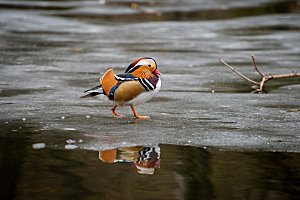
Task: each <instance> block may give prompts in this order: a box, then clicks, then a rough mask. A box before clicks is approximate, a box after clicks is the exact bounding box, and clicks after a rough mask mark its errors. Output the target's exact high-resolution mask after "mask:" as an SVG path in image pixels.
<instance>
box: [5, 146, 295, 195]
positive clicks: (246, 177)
mask: <svg viewBox="0 0 300 200" xmlns="http://www.w3.org/2000/svg"><path fill="white" fill-rule="evenodd" d="M18 143H19V144H18ZM21 143H22V142H18V141H17V143H15V144H13V143H12V144H10V145H8V144H3V143H2V144H1V152H3V150H4V152H6V154H5V155H3V154H2V155H1V162H2V163H4V164H3V165H2V166H1V171H2V172H3V173H1V180H2V181H1V190H2V192H3V193H2V196H3V195H4V198H2V199H120V198H122V199H139V198H143V199H262V200H263V199H278V200H282V199H295V200H296V199H299V197H300V195H299V192H300V182H299V180H300V163H299V159H300V154H298V153H268V152H235V151H220V150H216V149H210V148H201V147H192V146H178V145H166V144H165V145H156V146H154V147H153V149H156V151H157V152H158V153H156V155H155V156H154V157H155V158H157V159H154V157H152V158H151V160H152V161H154V160H155V161H154V163H155V165H153V163H152V165H148V166H147V167H148V168H147V170H142V171H143V172H142V171H141V170H138V169H137V167H136V165H137V164H136V163H137V162H141V160H144V161H145V160H147V159H145V154H146V153H145V151H147V150H149V149H150V148H149V147H147V148H146V147H124V148H118V149H113V150H110V151H113V152H108V151H107V150H106V151H105V152H103V151H102V152H101V153H102V156H99V155H101V153H100V154H99V152H97V151H89V150H59V149H49V148H46V149H39V150H34V149H32V147H31V146H29V145H23V146H20V145H22V144H21ZM16 147H17V149H19V151H18V152H16V151H15V150H14V151H9V150H12V149H15V148H16ZM141 151H144V158H143V159H141V157H142V156H141ZM154 151H155V150H154ZM104 154H105V155H104ZM108 154H110V155H108ZM99 157H101V158H102V161H100V159H99ZM148 158H149V157H148ZM149 160H150V159H149ZM149 169H153V170H149Z"/></svg>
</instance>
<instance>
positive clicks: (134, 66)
mask: <svg viewBox="0 0 300 200" xmlns="http://www.w3.org/2000/svg"><path fill="white" fill-rule="evenodd" d="M137 70H138V71H150V73H154V74H157V75H161V73H160V72H159V71H158V70H157V64H156V61H155V60H154V59H153V58H149V57H143V58H139V59H137V60H135V61H133V62H132V63H131V64H130V65H129V66H128V67H127V69H126V71H125V73H134V72H136V71H137Z"/></svg>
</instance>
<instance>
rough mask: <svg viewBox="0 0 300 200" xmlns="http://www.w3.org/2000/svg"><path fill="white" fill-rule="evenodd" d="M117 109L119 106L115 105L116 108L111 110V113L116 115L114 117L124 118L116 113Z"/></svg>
mask: <svg viewBox="0 0 300 200" xmlns="http://www.w3.org/2000/svg"><path fill="white" fill-rule="evenodd" d="M116 108H117V105H115V106H114V107H112V108H111V112H112V114H113V115H114V117H123V115H121V114H119V113H117V112H116Z"/></svg>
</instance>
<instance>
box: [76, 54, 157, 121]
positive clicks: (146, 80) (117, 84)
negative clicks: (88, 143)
mask: <svg viewBox="0 0 300 200" xmlns="http://www.w3.org/2000/svg"><path fill="white" fill-rule="evenodd" d="M160 75H161V73H160V72H159V71H158V69H157V64H156V62H155V60H154V59H153V58H148V57H144V58H139V59H137V60H135V61H133V62H132V63H131V64H130V65H129V66H128V67H127V69H126V70H125V73H123V74H118V75H116V74H114V71H113V69H109V70H108V71H107V72H106V73H105V74H104V75H103V76H102V77H101V78H100V85H98V86H96V87H93V88H91V89H89V90H86V91H85V93H87V94H86V95H84V96H82V97H81V98H86V97H93V96H97V95H105V96H107V97H108V99H109V100H111V101H112V102H113V107H112V108H111V111H112V114H113V115H114V116H115V117H117V116H123V115H121V114H118V113H117V112H116V108H117V106H125V105H128V106H130V107H131V110H132V112H133V115H134V117H135V118H137V119H141V118H150V117H149V116H140V115H138V113H137V111H136V110H135V108H134V106H135V105H138V104H141V103H144V102H146V101H148V100H150V99H151V98H152V97H154V96H155V95H156V94H157V92H158V91H159V89H160V86H161V80H160Z"/></svg>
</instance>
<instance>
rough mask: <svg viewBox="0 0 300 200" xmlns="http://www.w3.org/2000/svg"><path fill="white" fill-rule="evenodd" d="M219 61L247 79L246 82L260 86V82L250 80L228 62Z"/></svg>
mask: <svg viewBox="0 0 300 200" xmlns="http://www.w3.org/2000/svg"><path fill="white" fill-rule="evenodd" d="M219 61H220V62H221V63H223V64H224V65H226V66H227V67H229V68H230V69H231V70H232V71H233V72H234V73H236V74H237V75H239V76H240V77H242V78H243V79H245V80H246V81H249V82H251V83H253V84H256V85H259V82H256V81H254V80H252V79H250V78H248V77H247V76H245V75H244V74H242V73H241V72H239V71H238V70H236V69H235V68H234V67H233V66H231V65H229V64H228V63H227V62H225V61H224V60H222V59H221V58H219Z"/></svg>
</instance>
